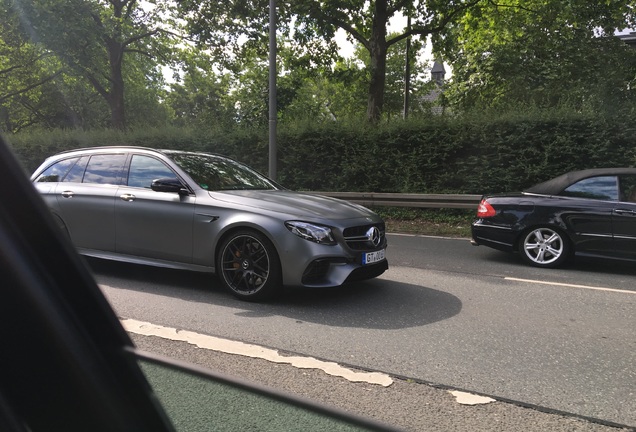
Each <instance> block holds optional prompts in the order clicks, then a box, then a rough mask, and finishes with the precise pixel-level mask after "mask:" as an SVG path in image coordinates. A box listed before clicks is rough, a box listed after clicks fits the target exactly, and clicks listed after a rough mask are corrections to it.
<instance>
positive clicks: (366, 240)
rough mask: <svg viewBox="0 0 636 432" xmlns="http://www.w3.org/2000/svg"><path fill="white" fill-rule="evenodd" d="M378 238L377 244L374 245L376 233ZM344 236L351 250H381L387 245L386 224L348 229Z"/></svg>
mask: <svg viewBox="0 0 636 432" xmlns="http://www.w3.org/2000/svg"><path fill="white" fill-rule="evenodd" d="M373 228H375V229H376V231H375V234H376V235H377V236H378V237H375V239H376V241H377V244H374V243H373V239H374V231H373ZM342 234H343V235H344V238H345V242H346V243H347V246H348V247H349V248H350V249H353V250H356V251H362V250H373V249H378V248H381V247H383V246H384V245H385V243H386V228H385V225H384V223H378V224H370V225H360V226H356V227H351V228H346V229H345V230H344V231H343V232H342Z"/></svg>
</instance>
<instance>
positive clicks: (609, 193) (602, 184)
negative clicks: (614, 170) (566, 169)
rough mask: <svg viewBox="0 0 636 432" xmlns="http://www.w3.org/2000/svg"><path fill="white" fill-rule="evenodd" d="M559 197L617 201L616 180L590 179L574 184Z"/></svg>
mask: <svg viewBox="0 0 636 432" xmlns="http://www.w3.org/2000/svg"><path fill="white" fill-rule="evenodd" d="M559 195H561V196H569V197H577V198H589V199H597V200H604V201H618V178H617V177H615V176H603V177H591V178H587V179H584V180H581V181H579V182H576V183H574V184H573V185H571V186H570V187H568V188H567V189H565V190H564V191H563V192H561V193H560V194H559Z"/></svg>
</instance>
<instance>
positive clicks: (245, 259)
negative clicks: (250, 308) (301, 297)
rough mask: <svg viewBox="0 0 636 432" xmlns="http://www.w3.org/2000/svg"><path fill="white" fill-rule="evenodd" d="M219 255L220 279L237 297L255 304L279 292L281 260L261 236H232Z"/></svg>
mask: <svg viewBox="0 0 636 432" xmlns="http://www.w3.org/2000/svg"><path fill="white" fill-rule="evenodd" d="M220 251H221V253H220V254H219V258H218V261H217V269H218V274H219V278H220V279H221V283H222V284H223V285H224V286H225V287H226V288H227V289H229V290H230V292H232V294H234V295H235V296H236V297H238V298H240V299H242V300H248V301H257V300H263V299H266V298H271V297H273V296H274V295H275V294H278V293H279V292H280V290H281V270H280V259H279V258H278V254H277V253H276V250H275V248H274V245H273V244H272V243H271V242H270V241H269V239H267V238H266V237H265V236H264V235H263V234H260V233H258V232H256V231H239V232H235V233H233V234H232V235H230V236H229V237H227V238H226V239H225V240H224V241H223V243H222V245H221V248H220Z"/></svg>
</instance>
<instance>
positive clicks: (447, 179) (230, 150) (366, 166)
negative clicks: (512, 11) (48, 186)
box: [9, 114, 636, 194]
mask: <svg viewBox="0 0 636 432" xmlns="http://www.w3.org/2000/svg"><path fill="white" fill-rule="evenodd" d="M9 139H10V141H11V142H12V145H13V147H14V150H15V152H16V153H17V155H18V158H19V159H20V161H21V162H22V164H23V165H24V168H25V170H26V171H27V172H32V171H33V170H34V169H35V168H36V167H37V166H38V165H39V164H40V163H41V162H42V160H44V159H45V157H46V156H48V155H50V154H54V153H56V152H59V151H62V150H66V149H72V148H78V147H87V146H102V145H110V144H128V145H140V146H149V147H156V148H175V149H186V150H200V151H210V152H215V153H221V154H225V155H228V156H230V157H233V158H235V159H238V160H240V161H243V162H245V163H247V164H249V165H251V166H253V167H254V168H256V169H258V170H260V171H261V172H264V173H266V172H267V170H268V154H269V151H268V133H267V131H266V130H262V131H259V130H234V131H206V130H193V129H179V128H171V127H166V128H162V129H148V130H136V131H131V132H126V133H124V132H117V131H110V130H105V131H91V132H82V131H47V132H37V133H29V134H20V135H16V136H12V137H9ZM277 147H278V181H279V182H280V183H281V184H283V185H285V186H286V187H289V188H291V189H297V190H322V191H357V192H397V193H473V194H481V193H493V192H503V191H510V190H520V189H524V188H526V187H528V186H531V185H532V184H535V183H537V182H540V181H544V180H547V179H549V178H552V177H554V176H556V175H558V174H561V173H563V172H567V171H571V170H575V169H584V168H595V167H606V166H635V165H636V134H635V127H634V125H633V124H632V123H631V122H630V119H629V116H627V115H626V116H625V117H624V118H619V117H612V118H603V117H594V116H581V115H571V114H570V115H562V114H561V115H546V114H541V115H533V116H531V115H528V116H518V115H517V116H509V117H507V118H502V117H499V118H494V119H493V118H463V119H458V118H449V117H440V118H434V119H429V120H427V121H426V122H423V121H420V122H416V121H413V122H395V123H392V124H389V125H382V126H378V127H371V126H370V125H366V124H359V125H352V124H336V123H334V124H328V125H294V126H293V127H281V126H279V131H278V143H277Z"/></svg>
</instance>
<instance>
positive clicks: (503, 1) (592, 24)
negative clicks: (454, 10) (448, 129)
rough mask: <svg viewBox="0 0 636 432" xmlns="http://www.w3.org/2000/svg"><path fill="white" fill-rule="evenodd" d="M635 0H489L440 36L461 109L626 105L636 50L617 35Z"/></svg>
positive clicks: (450, 95) (627, 21)
mask: <svg viewBox="0 0 636 432" xmlns="http://www.w3.org/2000/svg"><path fill="white" fill-rule="evenodd" d="M631 3H633V1H630V0H621V1H611V2H610V1H608V2H589V1H587V0H575V1H568V2H562V1H555V0H523V1H521V0H500V1H498V2H483V3H480V4H479V5H478V6H477V7H475V8H472V9H471V10H469V11H467V12H466V13H465V14H464V15H463V17H462V18H461V20H459V21H458V22H457V23H456V24H453V25H452V26H450V27H449V31H448V32H447V33H446V34H445V35H444V36H443V37H442V35H439V37H438V38H437V40H436V44H437V45H436V46H437V47H438V48H439V49H440V51H442V52H443V53H444V57H445V59H446V60H447V61H449V62H450V63H451V64H452V65H453V71H454V74H453V84H452V85H451V86H450V87H449V88H447V94H446V96H447V97H448V98H449V99H450V100H451V103H452V104H453V105H454V106H455V107H456V109H471V108H478V109H483V108H495V109H500V110H506V109H510V108H511V107H519V106H527V107H538V108H549V107H557V106H569V107H571V108H572V109H574V110H578V111H580V110H585V109H590V110H598V109H602V108H603V107H612V106H615V107H616V106H621V105H622V104H623V103H625V102H628V101H629V100H630V99H631V101H632V102H633V101H634V96H635V95H634V94H630V93H631V92H630V91H629V90H630V89H631V88H633V86H634V78H635V76H636V50H633V49H630V48H629V47H628V46H627V45H626V44H624V43H623V42H621V41H620V40H618V39H617V38H615V37H613V34H614V32H615V31H616V29H622V28H625V27H628V26H629V25H631V23H632V20H633V16H632V13H633V12H632V6H633V5H632V4H631Z"/></svg>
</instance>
